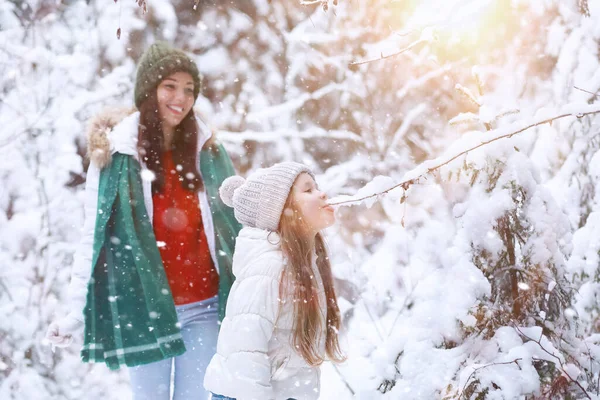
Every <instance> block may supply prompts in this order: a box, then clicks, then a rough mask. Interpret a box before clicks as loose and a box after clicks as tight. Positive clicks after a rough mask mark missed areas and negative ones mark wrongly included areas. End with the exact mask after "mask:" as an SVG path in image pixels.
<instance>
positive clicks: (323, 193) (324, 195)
mask: <svg viewBox="0 0 600 400" xmlns="http://www.w3.org/2000/svg"><path fill="white" fill-rule="evenodd" d="M320 193H321V194H320V195H319V197H320V198H322V199H323V200H327V195H326V194H325V192H320Z"/></svg>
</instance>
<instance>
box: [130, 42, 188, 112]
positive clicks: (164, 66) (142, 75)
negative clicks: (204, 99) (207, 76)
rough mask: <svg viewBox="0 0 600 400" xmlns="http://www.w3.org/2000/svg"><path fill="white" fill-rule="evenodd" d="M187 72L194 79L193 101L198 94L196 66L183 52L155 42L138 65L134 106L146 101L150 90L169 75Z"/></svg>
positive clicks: (163, 43)
mask: <svg viewBox="0 0 600 400" xmlns="http://www.w3.org/2000/svg"><path fill="white" fill-rule="evenodd" d="M176 72H187V73H189V74H190V75H191V76H192V78H193V79H194V101H195V100H196V98H198V93H200V73H199V72H198V66H197V65H196V63H195V62H194V60H192V59H191V58H190V57H189V56H187V55H186V54H185V53H184V52H183V51H181V50H178V49H174V48H172V47H171V46H169V45H168V44H167V43H165V42H156V43H154V44H153V45H152V46H150V47H149V48H148V50H146V52H145V53H144V54H142V57H141V58H140V61H139V63H138V69H137V74H136V77H135V92H134V96H135V106H136V107H137V108H140V105H141V104H142V103H143V102H144V100H146V98H147V97H148V94H149V93H151V91H152V90H156V87H157V86H158V84H159V83H160V82H161V81H162V80H163V79H164V78H166V77H168V76H169V75H172V74H174V73H176Z"/></svg>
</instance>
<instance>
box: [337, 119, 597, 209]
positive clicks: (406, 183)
mask: <svg viewBox="0 0 600 400" xmlns="http://www.w3.org/2000/svg"><path fill="white" fill-rule="evenodd" d="M597 113H600V110H592V111H586V112H582V113H577V114H576V115H575V116H576V117H577V118H582V117H584V116H586V115H591V114H597ZM571 116H574V113H572V112H571V113H564V114H560V115H557V116H555V117H552V118H546V119H544V120H542V121H538V122H535V123H532V124H529V125H527V126H525V127H523V128H520V129H517V130H516V131H514V132H510V133H507V134H504V135H500V136H497V137H494V138H492V139H489V140H484V141H482V142H481V143H479V144H477V145H475V146H473V147H470V148H468V149H467V150H464V151H461V152H460V153H458V154H456V155H454V156H452V157H451V158H450V159H448V160H446V161H444V162H440V163H439V164H438V165H435V166H433V167H429V168H427V171H425V172H423V173H421V174H419V175H418V176H416V177H414V178H411V179H407V180H405V181H403V182H400V183H398V184H396V185H394V186H392V187H390V188H388V189H386V190H383V191H381V192H377V193H374V194H370V195H368V196H364V197H361V198H358V199H351V200H344V201H338V202H333V203H329V204H330V205H332V206H337V205H340V204H348V203H358V202H361V201H363V200H367V199H370V198H373V197H378V196H381V195H384V194H386V193H388V192H390V191H392V190H394V189H396V188H399V187H401V188H403V189H404V190H407V189H408V188H409V187H410V186H411V185H413V184H415V183H416V182H418V181H419V179H421V178H425V177H426V176H427V175H429V174H431V173H432V172H434V171H435V170H438V169H440V168H441V167H443V166H444V165H447V164H449V163H451V162H452V161H454V160H456V159H457V158H459V157H461V156H463V155H465V154H468V153H469V152H471V151H473V150H476V149H478V148H480V147H483V146H485V145H488V144H490V143H492V142H495V141H497V140H500V139H506V138H510V137H513V136H514V135H516V134H519V133H521V132H524V131H526V130H528V129H531V128H533V127H534V126H538V125H544V124H547V123H549V122H552V121H554V120H557V119H561V118H565V117H571ZM487 133H489V132H487Z"/></svg>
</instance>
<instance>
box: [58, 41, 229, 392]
mask: <svg viewBox="0 0 600 400" xmlns="http://www.w3.org/2000/svg"><path fill="white" fill-rule="evenodd" d="M199 91H200V74H199V72H198V68H197V66H196V64H195V63H194V61H192V60H191V59H190V58H189V57H188V56H186V55H185V53H183V52H182V51H180V50H177V49H173V48H171V47H169V46H168V45H167V44H165V43H155V44H153V45H152V46H150V48H149V49H148V50H147V51H146V53H145V54H144V55H143V56H142V58H141V59H140V62H139V65H138V70H137V76H136V83H135V105H136V107H137V109H138V110H139V111H138V112H133V113H131V114H130V115H127V113H125V114H124V113H122V112H121V113H114V112H113V113H109V114H107V115H103V116H100V117H98V118H96V119H95V120H93V121H92V123H91V124H90V129H89V132H88V136H89V137H88V153H89V156H90V159H91V163H90V167H89V170H88V173H87V181H86V204H85V212H86V219H85V224H84V233H83V238H82V241H81V246H80V250H79V251H78V252H77V254H76V260H75V265H74V269H73V272H72V277H71V284H70V308H71V312H70V313H69V314H68V315H67V316H66V317H64V318H62V319H60V320H58V321H56V322H54V323H52V324H51V325H50V327H49V328H48V332H47V337H48V339H49V340H50V341H51V342H52V343H53V344H54V345H57V346H63V347H64V346H68V345H69V344H70V343H71V341H72V338H73V335H74V334H75V333H76V332H77V331H78V329H79V328H80V327H81V326H85V330H84V346H83V348H82V351H81V357H82V359H83V361H86V362H104V363H106V364H107V365H108V367H109V368H111V369H117V368H119V367H120V366H121V365H126V366H128V367H129V374H130V377H131V384H132V390H133V394H134V399H135V400H140V399H169V398H170V391H171V387H170V386H171V370H172V368H173V366H174V368H175V374H174V387H173V392H174V398H175V399H180V400H181V399H188V398H192V397H193V398H203V396H204V398H208V396H209V394H208V392H206V391H204V389H203V388H202V381H203V379H204V372H205V369H206V366H207V365H208V362H209V361H210V358H211V357H212V355H213V354H214V352H215V348H216V341H217V334H218V323H219V322H218V321H219V319H220V318H222V316H223V314H224V309H225V304H226V301H227V296H228V294H229V289H230V287H231V284H232V282H233V275H232V273H231V256H232V252H233V248H234V244H235V237H236V236H237V233H238V231H239V229H240V225H239V224H238V223H237V222H236V221H235V218H234V216H233V213H232V212H231V209H229V208H227V207H225V206H224V204H223V203H222V202H221V201H220V200H219V196H218V188H219V186H220V184H221V182H222V181H223V180H224V179H225V178H227V177H228V176H231V175H233V174H234V170H233V165H232V163H231V159H230V158H229V156H228V155H227V153H226V151H225V150H224V148H223V147H222V146H221V145H219V144H217V143H216V142H215V141H214V139H213V138H211V132H210V130H209V129H208V128H207V126H206V125H205V124H204V123H203V122H202V121H201V120H200V119H198V118H196V116H195V115H194V111H193V109H192V106H193V104H194V102H195V100H196V98H197V96H198V93H199ZM203 393H204V395H203Z"/></svg>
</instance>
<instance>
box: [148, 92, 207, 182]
mask: <svg viewBox="0 0 600 400" xmlns="http://www.w3.org/2000/svg"><path fill="white" fill-rule="evenodd" d="M138 147H139V151H140V157H141V159H142V160H144V162H145V163H146V167H147V168H148V169H149V170H150V171H152V172H153V173H154V176H155V179H154V180H153V181H152V193H160V192H162V190H163V188H164V185H165V171H164V167H163V162H162V156H163V152H165V151H167V150H173V162H174V163H175V164H176V165H181V171H178V174H179V176H180V178H181V185H182V186H183V188H184V189H186V190H189V191H190V192H198V191H200V190H202V189H204V185H203V182H202V178H201V177H200V172H199V171H198V166H197V165H196V155H197V154H198V150H199V149H198V125H197V123H196V117H195V115H194V109H193V108H192V109H191V110H190V112H189V113H188V114H187V115H186V116H185V117H184V118H183V120H182V121H181V122H180V123H179V125H177V127H176V128H175V136H174V137H173V148H172V149H165V148H164V147H165V146H164V136H163V130H162V121H161V119H160V116H159V115H158V98H157V96H156V91H153V92H151V94H150V95H149V96H148V98H147V99H146V100H144V102H143V103H142V104H141V105H140V124H139V132H138Z"/></svg>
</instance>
